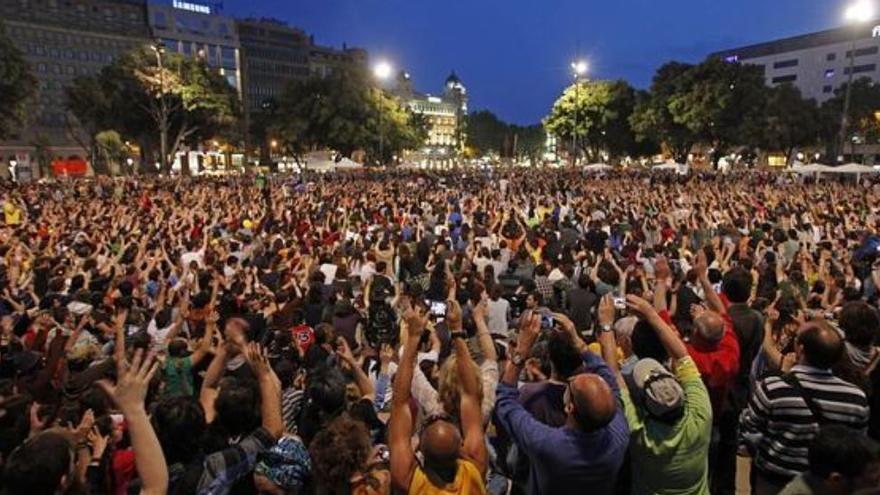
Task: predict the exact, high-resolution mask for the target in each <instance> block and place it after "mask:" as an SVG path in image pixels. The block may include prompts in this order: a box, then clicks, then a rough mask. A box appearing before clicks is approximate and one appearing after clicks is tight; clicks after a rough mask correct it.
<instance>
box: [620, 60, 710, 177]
mask: <svg viewBox="0 0 880 495" xmlns="http://www.w3.org/2000/svg"><path fill="white" fill-rule="evenodd" d="M692 68H693V65H690V64H683V63H680V62H669V63H667V64H665V65H663V66H661V67H660V68H659V69H657V73H656V74H655V75H654V79H653V80H652V81H651V88H650V89H649V92H648V93H647V94H643V95H642V96H641V97H640V98H639V99H638V102H637V103H636V106H635V109H634V110H633V114H632V116H631V117H630V125H632V128H633V131H635V133H636V139H637V140H638V142H639V144H647V145H648V147H649V148H653V147H654V146H653V143H652V142H656V143H659V144H660V145H661V146H662V147H663V148H664V149H666V151H668V152H669V153H670V154H671V155H672V157H673V159H675V161H677V162H679V163H685V162H686V161H687V155H688V154H689V153H690V151H691V148H693V146H694V144H696V142H697V141H698V136H697V135H696V133H694V132H693V131H691V129H689V128H688V127H687V126H685V125H683V124H680V123H678V122H676V120H675V118H674V117H673V115H672V112H671V111H670V109H669V105H670V101H671V100H672V98H673V97H675V96H677V95H679V94H681V93H683V92H684V89H685V86H684V84H683V82H684V80H685V78H684V74H685V73H686V72H687V71H689V70H691V69H692Z"/></svg>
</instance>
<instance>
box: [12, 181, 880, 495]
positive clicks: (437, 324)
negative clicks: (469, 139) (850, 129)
mask: <svg viewBox="0 0 880 495" xmlns="http://www.w3.org/2000/svg"><path fill="white" fill-rule="evenodd" d="M2 187H3V188H2V201H3V215H4V217H3V222H2V226H0V260H2V262H0V473H2V474H0V487H2V488H0V490H2V491H5V493H9V494H22V493H27V494H34V495H43V494H45V495H51V494H57V493H71V494H85V493H95V494H104V493H107V494H115V495H122V494H127V493H137V492H142V493H151V494H152V493H155V494H164V493H172V494H193V493H197V494H267V495H279V494H319V495H323V494H356V495H376V494H386V493H392V492H394V493H411V494H427V495H431V494H466V495H472V494H484V493H489V494H550V495H556V494H569V493H571V494H579V493H587V492H589V493H598V494H635V495H643V494H644V495H648V494H663V495H665V494H670V495H671V494H709V493H712V494H733V493H736V490H737V487H739V488H740V490H742V489H743V487H744V486H747V487H750V488H745V489H747V490H749V489H750V490H751V492H752V493H755V494H758V495H765V494H783V495H808V494H814V495H836V494H841V495H843V494H862V495H866V494H878V493H880V446H878V443H877V442H878V440H880V366H878V363H880V348H878V345H880V316H878V297H880V256H878V254H880V251H878V250H880V185H878V184H872V183H870V182H858V183H852V182H845V181H827V182H824V181H823V182H816V181H813V180H809V179H806V180H805V179H801V178H792V177H788V176H785V175H782V174H773V173H761V172H753V173H749V174H737V173H733V174H727V175H720V174H718V175H716V174H713V173H710V172H694V173H691V174H689V175H685V176H680V175H676V174H670V175H660V174H654V175H649V174H643V173H617V172H611V173H608V174H604V175H602V176H585V175H583V174H582V173H581V172H579V171H576V170H565V169H560V170H530V171H528V173H523V172H522V171H509V170H480V171H465V172H462V171H454V172H427V171H423V172H406V173H404V172H383V171H366V172H357V173H343V174H335V175H328V176H324V177H314V178H306V179H303V178H301V177H290V176H275V177H268V178H267V177H262V176H260V177H256V178H254V177H250V176H226V177H222V178H213V179H185V178H158V177H136V178H106V177H101V178H94V179H86V180H72V181H69V180H62V181H53V182H47V183H40V184H30V185H19V186H10V185H5V186H2ZM740 493H742V492H740Z"/></svg>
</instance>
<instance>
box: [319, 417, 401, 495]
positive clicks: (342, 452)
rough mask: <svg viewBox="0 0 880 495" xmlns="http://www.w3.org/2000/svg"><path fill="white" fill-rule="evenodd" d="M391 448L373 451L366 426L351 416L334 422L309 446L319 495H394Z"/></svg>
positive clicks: (339, 418) (380, 447) (381, 447)
mask: <svg viewBox="0 0 880 495" xmlns="http://www.w3.org/2000/svg"><path fill="white" fill-rule="evenodd" d="M387 452H388V450H387V448H386V447H385V446H384V445H381V446H378V447H377V448H375V449H374V448H373V447H372V445H371V443H370V434H369V432H368V431H367V427H366V425H364V423H362V422H360V421H357V420H354V419H352V418H351V417H350V416H349V415H347V414H343V415H342V416H340V417H338V418H336V419H334V420H333V421H332V422H331V423H330V424H329V425H327V427H326V428H325V429H323V430H322V431H321V432H320V433H318V434H317V435H316V436H315V438H314V440H312V443H311V445H310V446H309V455H310V456H311V458H312V480H313V481H314V487H315V493H316V494H318V495H349V494H350V495H380V494H387V493H390V488H391V473H390V472H389V471H388V456H387Z"/></svg>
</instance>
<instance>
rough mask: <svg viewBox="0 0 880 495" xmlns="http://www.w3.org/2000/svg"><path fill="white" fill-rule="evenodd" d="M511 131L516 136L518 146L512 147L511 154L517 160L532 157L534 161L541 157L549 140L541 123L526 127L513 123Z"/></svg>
mask: <svg viewBox="0 0 880 495" xmlns="http://www.w3.org/2000/svg"><path fill="white" fill-rule="evenodd" d="M509 132H510V133H512V134H513V135H514V136H515V137H516V139H515V141H516V148H515V149H511V153H510V156H512V157H513V158H514V159H516V160H518V159H520V158H527V159H531V160H532V161H533V162H536V161H538V160H540V159H541V155H542V154H543V153H544V145H545V143H546V142H547V134H546V133H545V132H544V127H543V126H542V125H541V124H535V125H530V126H525V127H523V126H518V125H512V126H510V130H509Z"/></svg>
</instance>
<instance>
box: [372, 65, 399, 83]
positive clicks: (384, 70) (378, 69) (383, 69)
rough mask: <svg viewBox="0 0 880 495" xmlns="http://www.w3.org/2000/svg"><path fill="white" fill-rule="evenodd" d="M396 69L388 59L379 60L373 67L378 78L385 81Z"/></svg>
mask: <svg viewBox="0 0 880 495" xmlns="http://www.w3.org/2000/svg"><path fill="white" fill-rule="evenodd" d="M393 71H394V68H393V67H391V64H390V63H388V61H386V60H382V61H380V62H378V63H377V64H376V65H375V66H374V67H373V75H374V76H376V79H379V80H380V81H385V80H387V79H388V78H389V77H391V73H392V72H393Z"/></svg>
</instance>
